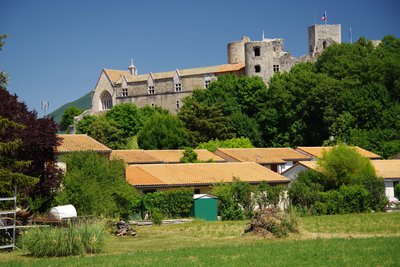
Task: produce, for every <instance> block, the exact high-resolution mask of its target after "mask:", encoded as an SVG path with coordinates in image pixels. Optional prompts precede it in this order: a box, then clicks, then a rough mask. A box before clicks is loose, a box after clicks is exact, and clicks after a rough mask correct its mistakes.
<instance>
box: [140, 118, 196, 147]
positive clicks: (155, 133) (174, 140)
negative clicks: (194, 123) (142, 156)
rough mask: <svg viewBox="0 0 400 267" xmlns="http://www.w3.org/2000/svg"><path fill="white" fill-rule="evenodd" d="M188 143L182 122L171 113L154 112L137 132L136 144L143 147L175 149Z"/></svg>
mask: <svg viewBox="0 0 400 267" xmlns="http://www.w3.org/2000/svg"><path fill="white" fill-rule="evenodd" d="M188 143H189V135H188V133H187V131H186V129H185V127H184V126H183V123H182V122H181V121H180V120H179V119H178V118H177V117H176V116H174V115H171V114H164V113H159V112H156V113H154V115H153V116H151V117H150V118H149V119H148V121H147V122H146V123H145V125H144V126H143V129H142V130H141V131H140V132H139V133H138V144H139V147H140V148H143V149H177V148H180V147H184V146H187V145H188Z"/></svg>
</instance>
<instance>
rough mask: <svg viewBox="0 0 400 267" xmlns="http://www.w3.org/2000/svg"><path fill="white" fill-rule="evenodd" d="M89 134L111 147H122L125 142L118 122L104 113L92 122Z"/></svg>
mask: <svg viewBox="0 0 400 267" xmlns="http://www.w3.org/2000/svg"><path fill="white" fill-rule="evenodd" d="M89 135H90V136H91V137H93V138H94V139H96V140H97V141H99V142H100V143H102V144H104V145H106V146H108V147H109V148H111V149H123V148H125V146H126V142H127V139H126V138H125V136H124V134H123V131H122V130H121V129H119V128H118V124H117V123H116V122H114V121H113V120H107V118H106V117H105V116H104V115H103V116H100V117H99V118H97V119H96V120H95V121H94V122H93V123H92V125H91V127H90V133H89Z"/></svg>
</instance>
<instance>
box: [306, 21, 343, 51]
mask: <svg viewBox="0 0 400 267" xmlns="http://www.w3.org/2000/svg"><path fill="white" fill-rule="evenodd" d="M341 42H342V32H341V25H340V24H316V25H312V26H310V27H308V49H309V54H310V56H315V55H317V54H319V53H321V52H322V51H323V50H324V49H325V48H327V47H328V46H330V45H331V44H334V43H336V44H340V43H341Z"/></svg>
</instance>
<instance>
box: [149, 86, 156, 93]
mask: <svg viewBox="0 0 400 267" xmlns="http://www.w3.org/2000/svg"><path fill="white" fill-rule="evenodd" d="M154 93H155V91H154V86H149V95H154Z"/></svg>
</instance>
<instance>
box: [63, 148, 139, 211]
mask: <svg viewBox="0 0 400 267" xmlns="http://www.w3.org/2000/svg"><path fill="white" fill-rule="evenodd" d="M63 160H64V161H65V162H66V164H67V172H66V174H65V176H64V180H63V183H62V189H61V191H60V192H59V194H58V195H57V197H56V200H57V202H58V204H61V205H63V204H72V205H74V206H75V208H76V209H77V212H78V214H79V215H103V216H118V217H121V218H128V217H129V215H132V214H133V213H134V212H137V211H138V208H139V203H140V200H139V198H138V196H137V194H136V191H135V189H134V188H133V187H132V186H131V185H129V184H128V183H127V182H126V180H125V165H124V163H123V162H122V161H116V160H111V161H109V160H108V159H106V158H104V157H102V156H99V155H97V154H95V153H74V154H71V155H67V156H65V157H64V158H63Z"/></svg>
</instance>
